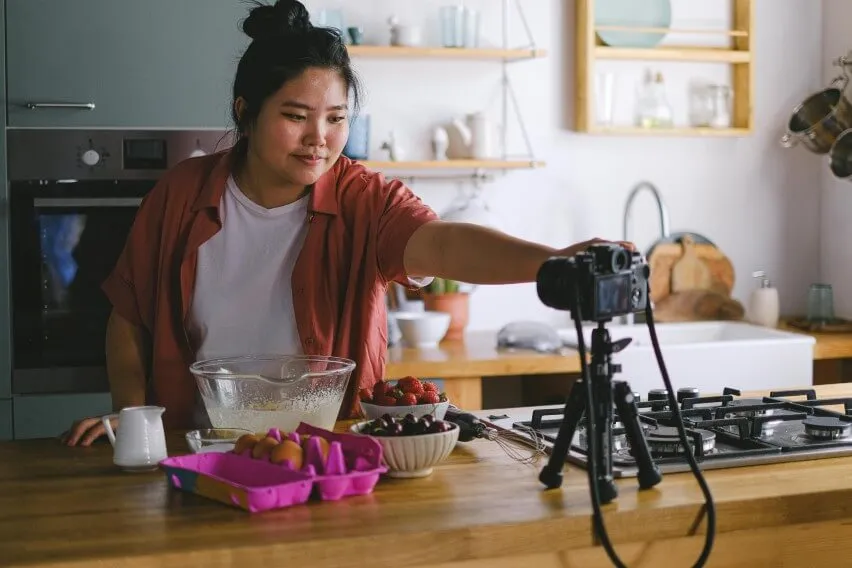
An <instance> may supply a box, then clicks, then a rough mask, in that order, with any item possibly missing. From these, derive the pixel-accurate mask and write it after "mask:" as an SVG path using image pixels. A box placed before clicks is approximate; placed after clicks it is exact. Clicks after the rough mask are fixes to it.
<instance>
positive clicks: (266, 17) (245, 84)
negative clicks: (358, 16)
mask: <svg viewBox="0 0 852 568" xmlns="http://www.w3.org/2000/svg"><path fill="white" fill-rule="evenodd" d="M252 4H253V5H254V7H253V8H252V9H251V10H250V11H249V15H248V17H247V18H246V19H245V20H244V21H243V23H242V29H243V32H245V34H246V35H248V36H249V37H250V38H252V42H251V43H250V44H249V46H248V48H246V51H245V53H243V56H242V57H241V58H240V62H239V64H238V65H237V74H236V76H235V77H234V93H233V101H232V104H231V117H232V118H233V120H234V124H235V125H236V129H237V141H236V147H235V150H236V155H237V159H238V160H242V159H243V158H244V157H245V154H246V151H247V149H248V139H247V138H246V134H247V132H248V130H249V127H250V126H252V125H253V124H254V123H255V121H257V116H258V114H259V113H260V109H261V107H262V106H263V103H264V101H266V99H267V98H269V97H270V96H271V95H272V94H274V93H275V92H277V91H278V89H280V88H281V86H282V85H284V83H286V82H287V81H290V80H292V79H295V78H296V77H298V76H299V75H301V74H302V73H303V72H304V71H305V70H306V69H308V68H310V67H319V68H323V69H332V70H334V71H336V72H338V73H339V74H340V77H341V78H342V79H343V81H344V83H345V84H346V89H347V92H351V94H352V104H353V109H352V110H353V112H356V113H357V111H358V107H359V102H360V95H361V86H360V83H359V82H358V77H357V76H356V75H355V71H354V70H353V69H352V65H351V63H350V61H349V53H348V52H347V51H346V46H345V45H344V43H343V37H342V36H341V33H340V32H339V31H338V30H336V29H334V28H322V27H314V26H313V25H312V24H311V20H310V16H309V14H308V10H307V9H306V8H305V6H304V4H302V3H301V2H299V1H298V0H278V1H277V2H275V4H274V5H267V4H262V3H260V2H253V3H252ZM239 97H242V98H243V99H244V100H245V102H246V105H245V109H244V110H243V113H242V116H237V112H236V108H235V105H234V103H235V102H236V100H237V99H238V98H239Z"/></svg>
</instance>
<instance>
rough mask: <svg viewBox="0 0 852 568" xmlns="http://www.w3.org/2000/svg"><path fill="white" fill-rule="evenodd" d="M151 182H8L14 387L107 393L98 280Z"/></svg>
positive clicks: (106, 306) (106, 309)
mask: <svg viewBox="0 0 852 568" xmlns="http://www.w3.org/2000/svg"><path fill="white" fill-rule="evenodd" d="M154 183H155V182H154V181H74V182H45V181H24V182H12V183H11V184H10V209H11V215H10V217H11V219H10V226H11V230H10V233H11V234H10V243H11V259H12V264H11V279H12V331H13V335H12V354H13V373H12V392H13V393H15V394H36V393H38V394H41V393H63V392H74V393H80V392H105V391H108V390H109V385H108V383H107V378H106V366H105V353H104V345H105V338H106V323H107V319H108V317H109V314H110V311H111V305H110V303H109V301H108V300H107V298H106V295H105V294H104V293H103V291H102V290H101V284H102V283H103V281H104V280H105V279H106V277H107V276H108V274H109V273H110V272H111V271H112V269H113V267H114V266H115V263H116V261H117V259H118V257H119V255H120V254H121V251H122V249H123V248H124V243H125V241H126V239H127V235H128V233H129V231H130V227H131V226H132V224H133V220H134V218H135V215H136V212H137V211H138V208H139V203H140V202H141V200H142V197H143V196H144V195H145V194H146V193H147V192H148V191H150V189H151V188H152V187H153V186H154Z"/></svg>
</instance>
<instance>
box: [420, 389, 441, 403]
mask: <svg viewBox="0 0 852 568" xmlns="http://www.w3.org/2000/svg"><path fill="white" fill-rule="evenodd" d="M439 402H441V397H440V396H438V393H436V392H433V391H426V392H424V393H423V394H422V395H420V398H419V399H418V400H417V404H438V403H439Z"/></svg>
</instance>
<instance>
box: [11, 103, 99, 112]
mask: <svg viewBox="0 0 852 568" xmlns="http://www.w3.org/2000/svg"><path fill="white" fill-rule="evenodd" d="M26 106H27V108H28V109H33V110H35V109H40V108H77V109H84V110H95V103H27V105H26Z"/></svg>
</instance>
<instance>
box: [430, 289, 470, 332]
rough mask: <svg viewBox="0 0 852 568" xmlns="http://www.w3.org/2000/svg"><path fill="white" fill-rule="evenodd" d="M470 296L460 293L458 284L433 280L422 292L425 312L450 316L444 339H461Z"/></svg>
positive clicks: (465, 323)
mask: <svg viewBox="0 0 852 568" xmlns="http://www.w3.org/2000/svg"><path fill="white" fill-rule="evenodd" d="M469 299H470V295H469V294H468V293H467V292H462V291H461V286H460V284H459V282H457V281H455V280H448V279H446V278H435V279H434V280H433V281H432V283H431V284H429V285H428V286H426V288H425V289H424V290H423V303H424V305H425V307H426V309H427V310H431V311H435V312H444V313H447V314H450V327H449V329H448V330H447V334H446V335H445V336H444V339H462V338H463V337H464V329H465V327H467V322H468V319H469V317H470V306H469Z"/></svg>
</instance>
